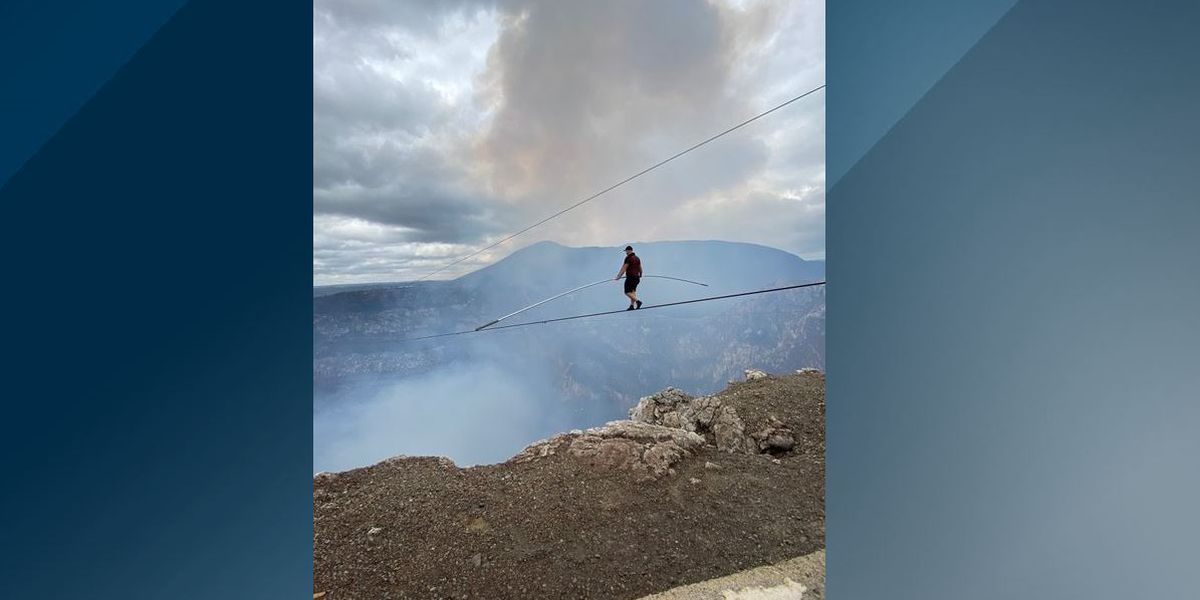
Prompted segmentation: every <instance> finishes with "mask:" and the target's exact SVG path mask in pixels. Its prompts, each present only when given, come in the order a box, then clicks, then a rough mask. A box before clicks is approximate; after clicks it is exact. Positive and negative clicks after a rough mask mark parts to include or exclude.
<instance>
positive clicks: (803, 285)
mask: <svg viewBox="0 0 1200 600" xmlns="http://www.w3.org/2000/svg"><path fill="white" fill-rule="evenodd" d="M817 285H825V282H824V281H814V282H812V283H800V284H796V285H785V286H783V287H776V288H769V289H765V290H754V291H751V292H739V293H736V294H725V295H722V296H709V297H707V298H695V299H692V300H680V301H679V302H666V303H664V304H652V305H650V306H643V307H641V308H639V309H637V310H627V309H621V310H608V311H604V312H596V313H589V314H586V315H574V316H570V317H558V318H554V319H544V320H541V321H527V322H524V323H513V324H511V325H497V326H495V327H489V328H487V329H468V330H464V331H454V332H451V333H438V334H434V335H424V336H420V337H411V338H403V339H400V340H398V341H401V342H415V341H418V340H431V339H434V338H443V337H451V336H456V335H467V334H470V333H483V332H486V331H499V330H501V329H512V328H514V327H528V326H530V325H545V324H547V323H558V322H560V321H572V320H575V319H588V318H591V317H600V316H604V315H615V314H619V313H624V312H641V311H643V310H650V309H653V308H666V307H668V306H680V305H683V304H695V303H697V302H709V301H711V300H725V299H728V298H738V297H741V296H753V295H755V294H766V293H769V292H782V291H784V290H794V289H798V288H806V287H813V286H817Z"/></svg>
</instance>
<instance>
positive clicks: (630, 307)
mask: <svg viewBox="0 0 1200 600" xmlns="http://www.w3.org/2000/svg"><path fill="white" fill-rule="evenodd" d="M625 310H633V305H632V304H630V305H629V308H627V309H625Z"/></svg>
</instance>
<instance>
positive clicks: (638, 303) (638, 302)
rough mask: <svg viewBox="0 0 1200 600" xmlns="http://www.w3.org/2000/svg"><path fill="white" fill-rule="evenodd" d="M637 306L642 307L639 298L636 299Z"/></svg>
mask: <svg viewBox="0 0 1200 600" xmlns="http://www.w3.org/2000/svg"><path fill="white" fill-rule="evenodd" d="M637 307H638V308H641V307H642V301H641V300H638V301H637Z"/></svg>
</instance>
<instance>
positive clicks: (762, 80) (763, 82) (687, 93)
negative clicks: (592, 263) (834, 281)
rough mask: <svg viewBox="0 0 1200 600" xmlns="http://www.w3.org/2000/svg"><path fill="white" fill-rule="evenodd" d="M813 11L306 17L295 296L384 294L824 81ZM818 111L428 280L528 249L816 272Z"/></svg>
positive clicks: (623, 7)
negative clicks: (783, 264)
mask: <svg viewBox="0 0 1200 600" xmlns="http://www.w3.org/2000/svg"><path fill="white" fill-rule="evenodd" d="M824 23H825V7H824V2H823V1H820V0H818V1H810V0H799V1H792V2H777V1H760V2H753V1H736V0H713V1H711V2H703V1H691V0H689V1H666V0H656V1H654V2H643V1H636V2H635V1H626V0H614V1H605V2H584V1H580V2H574V1H572V2H563V1H544V2H543V1H534V0H511V1H510V0H491V1H485V0H454V1H445V2H422V1H410V2H405V1H403V0H316V2H315V3H314V5H313V280H314V283H315V284H317V285H323V284H333V283H356V282H368V281H399V280H406V279H414V278H417V277H420V276H422V275H425V274H427V273H429V272H430V271H432V270H433V269H436V268H437V267H440V266H442V265H445V264H446V263H448V262H450V261H452V260H454V259H455V258H458V257H461V256H464V255H466V254H469V253H470V252H472V251H474V250H476V249H478V248H480V247H483V246H486V245H487V244H489V243H491V242H493V241H495V240H498V239H500V238H502V237H504V236H505V235H507V234H509V233H512V232H514V231H516V230H519V229H521V228H523V227H524V226H526V225H529V224H531V223H532V222H534V221H537V220H540V219H541V218H543V217H545V216H548V215H549V214H552V213H554V212H556V211H558V210H559V209H561V208H564V207H565V206H568V205H570V204H574V203H575V202H577V201H579V200H581V199H583V198H585V197H587V196H590V195H591V194H593V193H595V192H597V191H599V190H601V189H604V188H606V187H608V186H609V185H612V184H613V183H616V182H617V181H620V180H622V179H624V178H626V177H628V176H629V175H632V174H634V173H636V172H638V171H641V170H642V169H644V168H646V167H648V166H650V165H651V164H654V163H656V162H658V161H659V160H662V159H664V158H666V157H668V156H671V155H672V154H674V153H676V152H678V151H680V150H682V149H684V148H686V147H688V146H691V145H692V144H694V143H696V142H698V141H700V140H703V139H705V138H707V137H709V136H710V135H712V134H714V133H717V132H719V131H722V130H724V129H726V128H728V127H730V126H732V125H734V124H736V123H738V122H741V121H743V120H745V119H746V118H749V117H751V116H753V115H755V114H758V113H759V112H762V111H763V110H766V109H768V108H771V107H773V106H775V105H777V104H779V103H782V102H784V101H786V100H788V99H790V98H792V97H794V96H797V95H799V94H801V93H803V92H805V91H807V90H810V89H812V88H814V87H816V86H818V85H821V84H822V83H824V80H825V50H824V49H825V30H824ZM824 137H825V96H824V92H817V93H816V94H813V95H811V96H809V97H807V98H805V99H802V100H800V101H798V102H796V103H794V104H792V105H790V106H788V107H786V108H784V109H782V110H780V111H778V112H776V113H773V114H771V115H769V116H767V117H765V118H763V119H762V120H760V121H758V122H756V123H754V124H752V125H750V126H748V127H746V128H743V129H741V130H738V131H737V132H734V133H732V134H730V135H728V136H725V137H724V138H721V139H720V140H718V141H716V142H714V143H712V144H710V145H708V146H705V147H704V148H701V149H699V150H697V151H695V152H693V153H691V154H688V155H687V156H685V157H683V158H680V159H678V160H676V161H673V162H672V163H670V164H668V165H666V166H664V167H661V168H659V169H657V170H655V171H653V172H651V173H649V174H647V175H645V176H643V177H641V178H639V179H636V180H634V181H633V182H631V183H629V184H626V185H625V186H623V187H621V188H619V189H618V190H616V191H614V192H611V193H610V194H606V195H604V196H601V197H600V198H597V199H596V200H593V201H592V202H590V203H588V204H586V205H584V206H583V207H580V208H578V209H576V210H574V211H572V212H570V213H567V214H566V215H564V216H562V217H560V218H558V219H555V220H553V221H551V222H549V223H547V224H546V225H543V226H541V227H539V228H537V229H534V230H532V231H530V232H529V233H527V234H525V235H523V236H520V237H518V238H516V239H515V240H512V241H510V242H507V243H505V244H503V245H501V246H499V247H497V248H495V249H493V250H489V251H488V252H485V253H482V254H480V255H478V256H476V257H474V258H473V259H471V260H469V261H466V262H463V263H462V264H460V265H458V266H456V267H455V268H453V269H449V270H447V271H444V272H442V273H441V274H439V275H438V276H437V278H439V279H440V278H447V277H454V276H457V275H460V274H462V273H464V272H467V271H470V270H474V269H477V268H479V267H481V266H484V265H486V264H489V263H491V262H494V261H496V260H498V259H500V258H503V257H504V256H505V255H507V254H509V253H510V252H512V251H513V250H515V249H518V248H520V247H523V246H525V245H528V244H530V243H533V242H536V241H539V240H553V241H556V242H559V243H563V244H568V245H574V246H581V245H589V246H595V245H608V246H622V247H623V246H624V245H625V244H626V243H630V242H637V241H651V240H681V239H724V240H734V241H747V242H756V243H761V244H766V245H769V246H774V247H777V248H782V249H784V250H787V251H790V252H793V253H795V254H798V255H800V256H802V257H805V258H824V256H825V234H824V230H825V146H824Z"/></svg>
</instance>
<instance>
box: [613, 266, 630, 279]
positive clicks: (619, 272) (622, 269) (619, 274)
mask: <svg viewBox="0 0 1200 600" xmlns="http://www.w3.org/2000/svg"><path fill="white" fill-rule="evenodd" d="M627 268H629V263H628V262H626V263H625V264H623V265H621V270H620V271H617V276H616V277H613V279H614V280H617V279H620V278H621V276H622V275H624V274H625V269H627Z"/></svg>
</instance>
